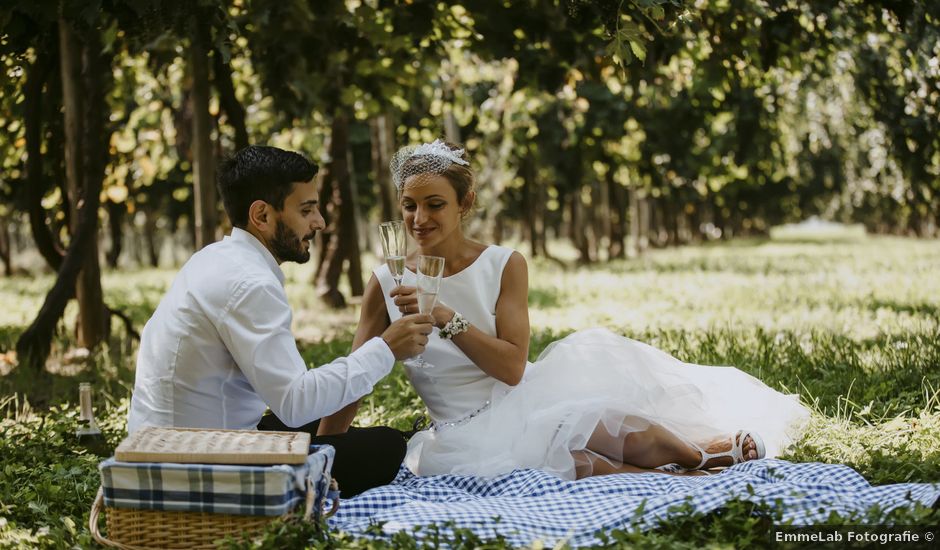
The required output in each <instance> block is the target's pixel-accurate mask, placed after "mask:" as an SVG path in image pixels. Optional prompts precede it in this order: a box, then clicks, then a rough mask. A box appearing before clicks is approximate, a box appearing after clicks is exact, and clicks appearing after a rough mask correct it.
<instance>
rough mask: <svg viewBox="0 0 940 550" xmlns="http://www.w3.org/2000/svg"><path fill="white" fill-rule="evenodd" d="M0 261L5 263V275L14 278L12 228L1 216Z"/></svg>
mask: <svg viewBox="0 0 940 550" xmlns="http://www.w3.org/2000/svg"><path fill="white" fill-rule="evenodd" d="M0 261H3V273H4V275H6V276H7V277H12V276H13V242H12V241H11V240H10V227H9V225H8V222H7V219H6V217H3V216H0Z"/></svg>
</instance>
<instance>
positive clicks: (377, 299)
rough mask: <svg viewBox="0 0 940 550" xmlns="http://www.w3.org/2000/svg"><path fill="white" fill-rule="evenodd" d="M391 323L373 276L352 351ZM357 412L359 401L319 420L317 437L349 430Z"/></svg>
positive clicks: (380, 289) (380, 332) (366, 292)
mask: <svg viewBox="0 0 940 550" xmlns="http://www.w3.org/2000/svg"><path fill="white" fill-rule="evenodd" d="M389 324H391V322H390V321H389V318H388V310H387V309H386V308H385V298H384V297H383V296H382V285H380V284H379V280H378V279H376V277H375V275H372V278H371V279H369V284H368V285H367V286H366V291H365V294H364V296H363V297H362V309H361V311H360V312H359V325H358V326H357V327H356V335H355V336H354V337H353V343H352V351H356V350H357V349H359V348H360V347H361V346H362V345H363V344H365V343H366V342H368V341H369V340H371V339H372V338H374V337H376V336H381V335H382V333H383V332H385V329H387V328H388V326H389ZM358 410H359V400H356V401H353V402H352V403H350V404H349V405H346V406H345V407H343V408H342V409H340V410H338V411H336V412H335V413H333V414H331V415H330V416H325V417H323V418H322V419H320V426H319V428H317V435H333V434H339V433H345V432H346V431H347V430H349V426H350V425H351V424H352V421H353V418H355V417H356V412H357V411H358Z"/></svg>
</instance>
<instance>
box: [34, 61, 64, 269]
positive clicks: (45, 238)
mask: <svg viewBox="0 0 940 550" xmlns="http://www.w3.org/2000/svg"><path fill="white" fill-rule="evenodd" d="M52 59H54V58H52ZM52 59H50V56H49V55H48V53H47V52H43V51H42V50H41V49H39V50H37V52H36V61H35V62H34V63H33V65H32V66H31V67H30V69H29V73H28V74H29V76H28V80H27V81H26V86H25V90H24V95H25V100H24V103H25V105H24V110H25V117H24V118H25V120H24V123H25V131H26V188H27V195H26V200H27V207H26V210H27V213H28V214H29V227H30V230H31V231H32V234H33V240H34V241H35V242H36V249H37V250H38V251H39V254H40V255H41V256H42V257H43V259H45V260H46V263H47V264H49V267H51V268H52V269H53V270H55V271H57V270H58V269H59V267H60V266H61V265H62V249H61V248H60V247H59V245H58V243H57V242H56V239H55V238H53V236H52V231H51V230H50V229H49V225H48V223H47V220H46V211H45V209H44V208H43V207H42V197H43V195H44V194H45V193H44V192H43V190H44V189H45V185H43V177H42V97H43V87H44V85H45V82H46V80H47V79H48V77H49V75H50V73H51V70H52ZM66 196H67V195H66Z"/></svg>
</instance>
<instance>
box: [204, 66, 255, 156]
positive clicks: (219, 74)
mask: <svg viewBox="0 0 940 550" xmlns="http://www.w3.org/2000/svg"><path fill="white" fill-rule="evenodd" d="M212 64H213V73H214V74H213V76H214V77H215V78H214V79H213V82H215V89H216V90H217V91H218V92H219V104H221V105H222V110H224V111H225V116H226V118H228V123H229V125H231V127H232V128H233V129H234V130H235V150H236V151H241V150H242V149H244V148H245V147H248V127H247V126H246V124H245V108H244V107H242V104H241V102H239V101H238V96H237V95H235V84H234V83H233V82H232V67H231V66H230V65H229V63H228V62H227V61H225V60H224V59H223V58H222V52H220V51H219V50H213V52H212Z"/></svg>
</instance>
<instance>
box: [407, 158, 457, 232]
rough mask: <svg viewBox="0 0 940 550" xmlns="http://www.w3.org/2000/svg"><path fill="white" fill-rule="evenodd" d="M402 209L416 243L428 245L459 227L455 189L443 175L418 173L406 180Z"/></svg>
mask: <svg viewBox="0 0 940 550" xmlns="http://www.w3.org/2000/svg"><path fill="white" fill-rule="evenodd" d="M401 213H402V218H403V219H404V220H405V227H406V228H408V233H409V234H410V235H411V236H412V238H414V240H415V242H417V243H418V246H421V247H425V248H426V247H431V246H434V245H435V244H437V243H440V242H441V241H443V240H445V239H446V238H447V237H449V236H450V235H451V234H452V233H453V232H454V231H459V230H460V205H459V204H458V203H457V191H455V190H454V187H453V186H452V185H451V184H450V182H449V181H447V178H445V177H444V176H439V175H436V174H418V175H417V176H412V177H410V178H408V180H406V181H405V185H404V189H403V190H402V194H401Z"/></svg>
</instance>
